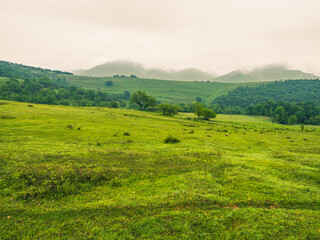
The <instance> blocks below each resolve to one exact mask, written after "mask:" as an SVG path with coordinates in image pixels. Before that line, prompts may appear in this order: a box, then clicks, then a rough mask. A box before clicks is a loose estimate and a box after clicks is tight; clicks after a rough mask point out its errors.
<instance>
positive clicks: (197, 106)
mask: <svg viewBox="0 0 320 240" xmlns="http://www.w3.org/2000/svg"><path fill="white" fill-rule="evenodd" d="M192 109H193V110H194V114H195V115H197V116H198V120H199V119H200V117H201V116H202V112H203V110H204V109H205V108H204V106H203V104H202V103H201V102H197V101H196V102H193V103H192Z"/></svg>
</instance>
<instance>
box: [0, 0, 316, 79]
mask: <svg viewBox="0 0 320 240" xmlns="http://www.w3.org/2000/svg"><path fill="white" fill-rule="evenodd" d="M319 7H320V2H319V1H316V0H305V1H300V0H290V1H289V0H283V1H276V0H269V1H266V0H265V1H264V0H261V1H260V0H259V1H257V0H242V1H238V0H226V1H218V0H197V1H196V0H170V1H169V0H108V1H105V0H91V1H89V0H86V1H85V0H77V1H75V0H68V1H62V0H55V1H52V0H28V1H26V0H25V1H24V0H19V1H18V0H11V1H4V0H0V9H2V13H1V15H0V35H1V38H0V52H1V58H2V59H4V60H10V61H15V62H20V63H25V64H30V65H36V66H43V67H51V68H59V69H62V70H70V69H78V68H90V67H92V66H94V65H96V64H101V63H103V62H106V61H110V60H116V59H130V60H133V61H137V62H141V63H143V64H144V65H146V66H147V67H162V68H166V69H181V68H185V67H197V68H200V69H203V70H206V71H210V72H217V73H225V72H227V71H230V70H233V69H238V68H243V67H250V66H258V65H265V64H270V63H274V62H276V63H278V62H284V63H287V64H288V65H289V66H290V67H292V68H300V69H301V70H306V71H311V72H314V73H317V74H320V68H319V67H318V66H317V63H318V62H319V61H320V47H319V44H318V42H319V41H320V15H319V14H318V9H319Z"/></svg>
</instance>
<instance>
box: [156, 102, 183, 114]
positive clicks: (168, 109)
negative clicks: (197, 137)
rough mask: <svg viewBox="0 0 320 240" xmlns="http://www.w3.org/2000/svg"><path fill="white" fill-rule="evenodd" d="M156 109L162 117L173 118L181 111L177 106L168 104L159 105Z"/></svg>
mask: <svg viewBox="0 0 320 240" xmlns="http://www.w3.org/2000/svg"><path fill="white" fill-rule="evenodd" d="M157 107H158V109H159V110H160V111H161V112H162V114H163V115H167V116H175V115H176V114H178V111H180V110H181V108H180V107H179V106H178V105H173V104H170V103H161V104H159V105H158V106H157Z"/></svg>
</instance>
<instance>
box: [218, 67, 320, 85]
mask: <svg viewBox="0 0 320 240" xmlns="http://www.w3.org/2000/svg"><path fill="white" fill-rule="evenodd" d="M317 78H319V77H317V76H315V75H313V74H310V73H305V72H302V71H300V70H289V69H288V68H287V67H285V66H282V65H271V66H266V67H260V68H255V69H253V70H251V71H248V70H247V71H244V70H237V71H233V72H230V73H228V74H226V75H222V76H219V77H216V78H214V79H213V81H215V82H267V81H276V80H287V79H317Z"/></svg>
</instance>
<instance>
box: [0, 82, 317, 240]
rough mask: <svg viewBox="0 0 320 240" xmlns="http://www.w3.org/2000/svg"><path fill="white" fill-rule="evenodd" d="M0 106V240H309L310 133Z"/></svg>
mask: <svg viewBox="0 0 320 240" xmlns="http://www.w3.org/2000/svg"><path fill="white" fill-rule="evenodd" d="M199 84H201V83H199ZM0 104H1V105H0V238H1V239H50V238H54V239H56V238H58V239H137V238H139V239H319V238H320V128H319V127H316V126H306V128H305V131H304V132H302V131H301V130H300V126H283V125H279V124H274V123H271V122H270V121H269V119H268V118H265V117H247V116H235V115H234V116H232V115H218V117H217V118H216V119H215V120H214V121H210V122H196V121H193V120H188V117H191V116H192V114H181V115H179V116H176V117H174V118H173V117H165V116H162V115H160V114H159V113H149V112H139V111H134V110H126V109H107V108H93V107H92V108H80V107H64V106H48V105H36V104H32V105H31V106H30V104H28V103H17V102H9V101H1V103H0ZM169 134H171V136H173V137H176V138H178V139H179V140H180V142H179V143H175V144H165V143H164V139H165V138H166V137H167V136H168V135H169Z"/></svg>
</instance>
